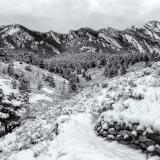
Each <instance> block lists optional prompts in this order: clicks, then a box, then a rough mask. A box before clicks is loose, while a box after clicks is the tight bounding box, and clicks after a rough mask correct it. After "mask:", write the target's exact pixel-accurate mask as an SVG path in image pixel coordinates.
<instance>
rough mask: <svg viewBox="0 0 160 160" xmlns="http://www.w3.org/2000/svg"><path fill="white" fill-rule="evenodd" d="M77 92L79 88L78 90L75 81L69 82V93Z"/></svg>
mask: <svg viewBox="0 0 160 160" xmlns="http://www.w3.org/2000/svg"><path fill="white" fill-rule="evenodd" d="M77 90H78V88H77V84H76V82H75V80H73V79H71V80H70V81H69V91H70V92H76V91H77Z"/></svg>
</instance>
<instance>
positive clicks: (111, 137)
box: [107, 135, 115, 140]
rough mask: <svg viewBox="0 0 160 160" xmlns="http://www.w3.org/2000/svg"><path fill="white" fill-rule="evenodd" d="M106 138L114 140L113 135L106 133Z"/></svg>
mask: <svg viewBox="0 0 160 160" xmlns="http://www.w3.org/2000/svg"><path fill="white" fill-rule="evenodd" d="M107 140H115V136H114V135H108V136H107Z"/></svg>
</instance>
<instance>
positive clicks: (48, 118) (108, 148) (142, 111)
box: [0, 63, 160, 160]
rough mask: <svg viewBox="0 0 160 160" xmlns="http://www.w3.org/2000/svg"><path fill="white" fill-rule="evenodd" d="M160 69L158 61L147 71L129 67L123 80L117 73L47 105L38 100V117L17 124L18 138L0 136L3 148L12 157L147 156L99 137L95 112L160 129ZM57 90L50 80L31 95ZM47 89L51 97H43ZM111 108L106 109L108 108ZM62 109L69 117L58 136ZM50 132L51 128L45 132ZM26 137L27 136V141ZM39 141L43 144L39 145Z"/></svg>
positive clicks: (89, 159)
mask: <svg viewBox="0 0 160 160" xmlns="http://www.w3.org/2000/svg"><path fill="white" fill-rule="evenodd" d="M159 69H160V63H156V64H154V65H153V66H152V67H151V68H147V69H144V70H143V71H138V72H130V73H129V74H127V75H125V76H122V77H118V80H117V77H115V78H113V79H111V80H107V79H106V80H104V81H103V83H106V87H101V85H99V86H92V87H88V88H85V89H84V90H83V91H82V92H80V93H79V94H77V95H75V96H74V97H72V98H71V99H69V100H68V99H67V100H63V101H58V102H56V103H54V102H52V103H51V102H50V103H49V105H48V106H45V104H42V105H41V106H40V104H38V107H37V109H41V110H42V112H41V114H39V112H36V114H37V115H36V119H35V120H28V121H27V123H24V125H23V126H21V127H20V128H19V129H17V130H15V132H16V136H17V139H16V140H15V141H13V142H9V143H8V142H7V139H6V138H7V137H6V138H4V139H3V141H2V140H1V141H2V142H3V143H4V142H7V143H6V144H7V145H8V150H7V149H6V148H5V149H6V151H4V152H3V154H5V153H8V154H9V155H11V157H10V159H9V160H20V159H23V160H108V159H109V160H143V159H146V156H145V155H144V154H142V153H141V152H140V151H135V150H133V149H131V148H128V147H127V146H123V145H120V144H118V143H116V142H107V141H105V140H104V139H102V138H100V137H98V136H97V135H96V133H95V132H94V123H93V119H92V118H91V114H92V115H94V120H97V117H98V116H99V115H100V114H101V116H104V117H105V120H106V121H112V120H114V119H116V120H118V121H123V122H127V123H130V122H139V123H140V124H141V125H144V126H145V127H148V126H152V127H153V128H155V129H159V122H160V118H159V114H160V85H159V82H160V72H159V71H158V70H159ZM158 72H159V73H158ZM52 90H53V89H50V88H49V87H48V86H47V87H46V86H45V87H44V88H43V89H42V93H38V94H37V93H36V92H35V93H33V94H35V95H34V96H33V97H31V100H32V101H35V102H36V101H39V100H40V99H43V98H44V99H46V97H47V96H49V97H51V96H50V95H51V94H52ZM45 93H46V95H45V96H46V97H43V95H44V94H45ZM37 97H38V98H37ZM49 97H48V98H49ZM32 98H33V99H32ZM48 101H50V99H48ZM106 110H107V112H104V111H106ZM61 115H66V116H65V120H64V123H62V124H61V123H59V129H60V134H59V135H58V136H57V137H56V138H55V135H54V131H53V130H54V125H55V122H56V119H57V118H58V117H59V116H61ZM58 119H59V118H58ZM60 119H61V120H63V118H60ZM60 119H59V121H60ZM45 127H47V128H48V129H45ZM47 133H49V134H48V136H47V137H46V136H45V135H46V134H47ZM11 134H14V133H11ZM39 137H40V138H39ZM48 137H49V138H48ZM51 137H52V138H51ZM21 138H22V139H21ZM27 139H28V141H25V140H27ZM3 143H2V144H3ZM34 143H36V144H35V145H34ZM43 143H44V144H43ZM14 146H16V147H14ZM26 146H27V147H26ZM35 146H38V148H40V149H37V150H38V151H37V150H36V149H35V148H36V147H35ZM47 146H48V147H47ZM9 147H10V148H9ZM15 148H17V149H15ZM41 148H42V149H41ZM14 149H15V150H14ZM9 152H12V153H11V154H10V153H9ZM37 152H38V153H37ZM0 155H1V153H0ZM8 157H9V156H8ZM25 158H26V159H25ZM7 160H8V159H7ZM154 160H159V158H154Z"/></svg>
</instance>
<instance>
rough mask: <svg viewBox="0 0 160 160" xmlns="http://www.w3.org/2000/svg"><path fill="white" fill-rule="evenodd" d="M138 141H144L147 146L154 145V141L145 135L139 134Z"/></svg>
mask: <svg viewBox="0 0 160 160" xmlns="http://www.w3.org/2000/svg"><path fill="white" fill-rule="evenodd" d="M139 142H143V143H145V144H146V145H147V146H151V145H155V143H156V142H155V141H153V140H151V139H149V138H147V137H146V136H145V135H141V136H139Z"/></svg>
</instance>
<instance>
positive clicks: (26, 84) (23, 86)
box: [18, 74, 31, 94]
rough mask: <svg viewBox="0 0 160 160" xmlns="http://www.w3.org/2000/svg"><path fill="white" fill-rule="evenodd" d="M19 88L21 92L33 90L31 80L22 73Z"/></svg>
mask: <svg viewBox="0 0 160 160" xmlns="http://www.w3.org/2000/svg"><path fill="white" fill-rule="evenodd" d="M18 89H19V92H20V93H21V94H24V93H30V92H31V88H30V81H29V80H28V79H27V78H26V77H25V76H24V74H21V75H20V78H19V87H18Z"/></svg>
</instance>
